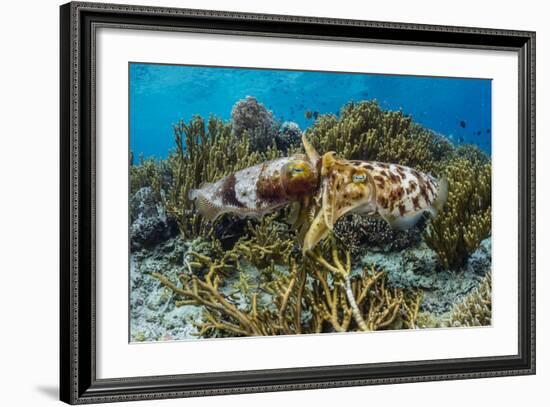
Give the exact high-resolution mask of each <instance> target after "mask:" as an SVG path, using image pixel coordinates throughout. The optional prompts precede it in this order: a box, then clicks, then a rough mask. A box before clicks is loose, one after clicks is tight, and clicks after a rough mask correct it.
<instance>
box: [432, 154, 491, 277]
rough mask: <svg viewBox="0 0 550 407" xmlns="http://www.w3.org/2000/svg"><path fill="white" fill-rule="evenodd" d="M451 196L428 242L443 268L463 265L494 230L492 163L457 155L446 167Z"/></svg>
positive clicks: (433, 226)
mask: <svg viewBox="0 0 550 407" xmlns="http://www.w3.org/2000/svg"><path fill="white" fill-rule="evenodd" d="M445 172H446V173H447V177H448V180H449V196H448V198H447V204H446V206H445V209H444V210H443V211H442V213H440V214H439V215H438V216H437V217H436V218H435V219H432V220H431V222H430V224H429V226H428V228H427V231H426V233H425V239H426V243H427V244H428V245H429V246H430V247H431V248H432V249H434V250H435V251H436V253H437V255H438V257H439V260H440V262H441V264H442V265H443V267H444V268H449V267H457V266H460V265H462V263H463V262H464V260H465V259H466V258H467V256H468V254H470V253H471V252H473V251H474V250H476V249H477V248H478V247H479V244H480V242H481V241H482V240H483V239H485V238H486V237H488V236H489V235H490V233H491V165H490V164H488V163H483V162H481V161H479V160H477V159H474V160H470V159H468V158H465V157H461V156H457V157H455V158H453V159H451V160H450V161H449V164H448V165H447V168H446V170H445Z"/></svg>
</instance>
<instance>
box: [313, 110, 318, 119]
mask: <svg viewBox="0 0 550 407" xmlns="http://www.w3.org/2000/svg"><path fill="white" fill-rule="evenodd" d="M318 117H319V112H317V111H315V112H313V118H314V119H315V120H317V118H318Z"/></svg>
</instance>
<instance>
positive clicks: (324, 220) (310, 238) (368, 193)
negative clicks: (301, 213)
mask: <svg viewBox="0 0 550 407" xmlns="http://www.w3.org/2000/svg"><path fill="white" fill-rule="evenodd" d="M375 195H376V190H375V186H374V181H373V180H372V178H371V177H370V175H369V174H368V173H367V171H365V169H363V168H360V167H357V166H356V165H354V164H353V163H351V162H349V161H347V160H342V159H338V158H336V157H335V154H334V153H332V152H330V153H326V154H324V155H323V157H322V158H321V197H320V201H321V206H320V208H319V210H318V212H317V214H316V216H315V218H314V220H313V222H312V223H311V225H310V227H309V230H308V231H307V233H306V235H305V238H304V244H303V251H304V252H307V251H309V250H312V249H313V248H314V247H315V246H316V245H317V244H318V243H319V242H320V241H321V240H323V239H324V238H325V237H326V235H327V234H328V233H329V231H331V230H332V229H333V227H334V224H335V223H336V221H337V220H338V219H340V218H341V217H342V216H344V215H345V214H347V213H348V212H350V211H354V210H357V209H360V210H361V212H365V213H370V212H373V211H374V210H375V201H376V196H375Z"/></svg>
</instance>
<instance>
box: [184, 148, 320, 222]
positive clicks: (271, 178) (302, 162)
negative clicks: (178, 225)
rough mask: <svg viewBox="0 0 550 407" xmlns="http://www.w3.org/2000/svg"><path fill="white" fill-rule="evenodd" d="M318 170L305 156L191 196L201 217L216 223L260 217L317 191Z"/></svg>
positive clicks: (255, 169)
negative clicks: (223, 217)
mask: <svg viewBox="0 0 550 407" xmlns="http://www.w3.org/2000/svg"><path fill="white" fill-rule="evenodd" d="M318 183H319V179H318V175H317V170H316V166H315V165H314V164H312V163H311V161H310V159H309V158H308V157H307V156H305V155H302V154H297V155H294V156H291V157H284V158H279V159H277V160H273V161H268V162H265V163H262V164H258V165H255V166H252V167H248V168H245V169H242V170H240V171H237V172H235V173H234V174H231V175H228V176H227V177H225V178H222V179H220V180H218V181H216V182H214V183H207V184H204V185H203V186H201V187H200V188H198V189H193V190H191V191H190V192H189V199H190V200H192V201H194V202H195V206H196V208H197V210H198V211H199V213H200V214H201V215H203V216H204V217H205V218H207V219H209V220H214V219H216V218H218V217H219V216H221V215H222V214H224V213H232V214H235V215H238V216H241V217H261V216H263V215H266V214H268V213H271V212H273V211H275V210H277V209H279V208H281V207H283V206H285V205H287V204H289V203H291V202H299V201H300V200H302V199H307V198H308V197H310V196H312V195H313V194H314V193H315V191H316V190H317V189H318Z"/></svg>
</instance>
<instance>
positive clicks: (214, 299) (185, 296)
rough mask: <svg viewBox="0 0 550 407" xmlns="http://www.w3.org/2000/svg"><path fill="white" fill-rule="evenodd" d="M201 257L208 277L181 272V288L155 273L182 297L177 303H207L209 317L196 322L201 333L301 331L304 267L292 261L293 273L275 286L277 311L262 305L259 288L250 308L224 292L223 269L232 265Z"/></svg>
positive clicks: (165, 284)
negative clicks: (207, 267)
mask: <svg viewBox="0 0 550 407" xmlns="http://www.w3.org/2000/svg"><path fill="white" fill-rule="evenodd" d="M195 255H196V254H195ZM198 260H199V261H201V262H205V263H207V264H208V266H209V270H208V272H207V273H206V275H205V276H204V278H199V277H197V276H196V275H193V276H191V277H189V276H187V275H185V274H182V275H180V284H181V287H180V286H178V285H177V284H175V283H173V282H171V281H170V280H169V279H168V278H166V277H165V276H163V275H162V274H159V273H153V276H154V277H156V278H158V279H159V281H160V282H161V283H162V284H163V285H164V286H166V287H168V288H170V289H171V290H172V291H173V292H174V294H175V295H176V296H178V297H179V299H178V300H176V306H185V305H198V306H204V319H205V320H204V321H202V322H196V325H197V326H198V328H199V333H198V335H199V336H204V335H208V334H212V333H219V332H222V333H230V334H232V335H234V336H235V335H236V336H266V335H283V334H294V333H300V331H301V309H302V301H301V295H302V292H303V290H304V287H305V274H304V271H303V268H302V269H299V268H298V267H297V266H296V263H295V262H294V261H291V263H290V274H289V275H287V276H284V278H280V279H279V280H278V281H277V283H276V284H275V285H272V287H271V290H270V293H271V294H272V296H273V300H274V303H275V304H276V309H275V310H274V309H272V308H271V307H268V306H265V305H264V306H260V305H259V304H258V295H259V292H258V291H257V290H255V291H254V292H251V293H250V302H249V304H250V305H249V306H248V307H247V308H245V309H243V308H242V307H240V306H238V305H237V304H236V303H235V302H234V301H232V299H231V297H230V296H227V295H225V294H224V293H223V292H222V285H223V282H224V278H225V273H223V270H224V269H225V268H226V267H227V266H228V265H227V264H225V263H224V261H213V260H211V259H209V258H206V257H198Z"/></svg>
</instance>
